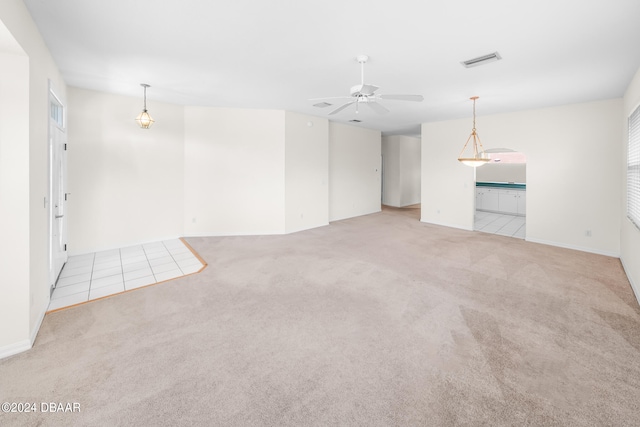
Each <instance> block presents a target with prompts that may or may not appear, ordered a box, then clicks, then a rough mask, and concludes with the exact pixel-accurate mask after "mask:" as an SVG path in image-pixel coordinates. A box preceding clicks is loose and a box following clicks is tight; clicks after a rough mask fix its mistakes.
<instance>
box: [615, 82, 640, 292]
mask: <svg viewBox="0 0 640 427" xmlns="http://www.w3.org/2000/svg"><path fill="white" fill-rule="evenodd" d="M639 105H640V69H638V71H637V72H636V75H635V77H634V78H633V80H632V81H631V83H630V84H629V87H628V88H627V91H626V93H625V95H624V107H623V110H622V119H623V120H622V122H623V124H622V134H623V138H622V139H621V141H622V144H621V145H622V146H621V148H622V150H621V151H622V173H621V177H622V179H621V181H622V183H621V188H622V195H621V196H622V197H621V198H622V204H621V211H622V212H621V215H620V221H621V224H620V259H621V260H622V264H623V265H624V269H625V271H626V272H627V276H628V277H629V281H630V282H631V286H632V287H633V290H634V292H635V294H636V298H637V299H638V300H639V301H640V230H638V229H637V228H636V227H635V226H634V225H633V224H632V223H631V221H629V219H628V218H627V145H628V143H629V127H628V123H629V122H628V118H629V116H630V115H631V113H633V111H634V110H635V109H636V108H637V107H638V106H639Z"/></svg>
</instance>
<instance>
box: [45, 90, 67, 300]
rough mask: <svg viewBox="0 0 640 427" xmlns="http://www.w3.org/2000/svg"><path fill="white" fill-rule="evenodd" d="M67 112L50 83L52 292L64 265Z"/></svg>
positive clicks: (65, 253) (65, 254)
mask: <svg viewBox="0 0 640 427" xmlns="http://www.w3.org/2000/svg"><path fill="white" fill-rule="evenodd" d="M65 117H66V111H65V107H64V104H63V103H62V101H61V100H60V97H58V96H57V95H56V92H55V90H54V89H53V87H52V85H51V83H49V284H50V286H51V292H52V293H53V289H54V288H55V285H56V281H57V279H58V276H59V275H60V272H61V271H62V267H64V264H65V263H66V262H67V217H66V202H67V192H66V188H67V187H66V186H67V179H66V178H67V134H66V123H65Z"/></svg>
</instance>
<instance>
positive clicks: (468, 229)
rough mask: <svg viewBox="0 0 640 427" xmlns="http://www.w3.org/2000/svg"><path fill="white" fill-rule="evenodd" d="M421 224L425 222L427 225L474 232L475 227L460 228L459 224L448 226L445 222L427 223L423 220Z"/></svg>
mask: <svg viewBox="0 0 640 427" xmlns="http://www.w3.org/2000/svg"><path fill="white" fill-rule="evenodd" d="M420 222H424V223H425V224H433V225H440V226H442V227H449V228H457V229H458V230H466V231H473V227H472V228H467V227H461V226H459V225H457V224H447V223H444V222H434V221H425V220H424V219H422V218H420Z"/></svg>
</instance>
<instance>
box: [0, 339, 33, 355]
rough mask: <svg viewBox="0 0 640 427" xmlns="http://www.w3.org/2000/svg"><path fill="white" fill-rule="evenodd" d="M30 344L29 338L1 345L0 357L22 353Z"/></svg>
mask: <svg viewBox="0 0 640 427" xmlns="http://www.w3.org/2000/svg"><path fill="white" fill-rule="evenodd" d="M31 346H32V344H31V341H29V340H22V341H18V342H16V343H13V344H8V345H5V346H2V347H0V359H4V358H5V357H9V356H13V355H16V354H18V353H22V352H23V351H27V350H29V349H30V348H31Z"/></svg>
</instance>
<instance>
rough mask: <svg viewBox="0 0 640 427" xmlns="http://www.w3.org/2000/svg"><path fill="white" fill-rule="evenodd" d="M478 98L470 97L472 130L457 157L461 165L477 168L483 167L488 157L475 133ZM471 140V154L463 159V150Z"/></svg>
mask: <svg viewBox="0 0 640 427" xmlns="http://www.w3.org/2000/svg"><path fill="white" fill-rule="evenodd" d="M478 98H479V97H478V96H472V97H471V98H470V99H471V100H472V101H473V128H472V129H471V135H469V138H467V142H465V143H464V146H463V147H462V151H461V152H460V155H459V156H458V161H459V162H460V163H462V164H463V165H467V166H471V167H474V168H475V167H478V166H482V165H485V164H487V163H488V162H489V160H490V159H489V155H488V154H487V153H486V152H485V151H484V147H483V146H482V142H481V141H480V137H479V136H478V133H477V132H476V99H478ZM471 140H473V144H472V145H471V149H472V153H471V156H466V157H465V150H466V149H467V145H469V141H471Z"/></svg>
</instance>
